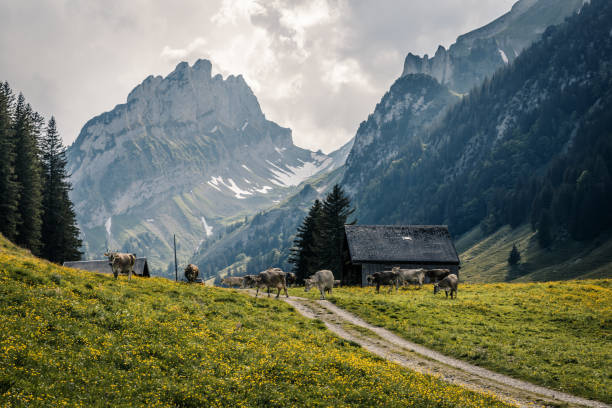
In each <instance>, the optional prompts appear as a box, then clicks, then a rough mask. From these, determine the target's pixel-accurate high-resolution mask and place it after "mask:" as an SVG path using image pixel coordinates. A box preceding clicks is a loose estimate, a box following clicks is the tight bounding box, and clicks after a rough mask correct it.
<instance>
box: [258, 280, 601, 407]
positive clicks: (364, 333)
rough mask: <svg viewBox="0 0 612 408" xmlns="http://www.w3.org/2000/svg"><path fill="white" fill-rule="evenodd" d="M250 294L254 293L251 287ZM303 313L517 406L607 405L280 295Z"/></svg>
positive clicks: (323, 303)
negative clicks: (435, 349) (449, 355)
mask: <svg viewBox="0 0 612 408" xmlns="http://www.w3.org/2000/svg"><path fill="white" fill-rule="evenodd" d="M250 293H251V294H252V295H254V292H250ZM280 299H282V300H283V301H285V302H287V303H288V304H290V305H291V306H293V307H294V308H295V309H296V311H298V312H299V313H300V314H302V315H303V316H305V317H307V318H310V319H319V320H321V321H322V322H323V323H325V325H326V327H327V328H328V329H329V330H330V331H331V332H333V333H334V334H336V335H337V336H339V337H341V338H343V339H345V340H348V341H351V342H354V343H357V344H359V345H360V346H361V347H363V348H364V349H366V350H367V351H369V352H371V353H373V354H375V355H377V356H379V357H381V358H384V359H386V360H388V361H391V362H394V363H396V364H399V365H401V366H403V367H406V368H409V369H411V370H414V371H417V372H420V373H424V374H432V375H435V376H438V377H439V378H441V379H443V380H444V381H447V382H451V383H454V384H457V385H460V386H462V387H465V388H468V389H471V390H474V391H478V392H485V393H489V394H493V395H496V396H497V397H498V398H500V399H502V400H504V401H507V402H511V403H514V404H517V405H518V406H520V407H534V406H540V407H559V406H563V407H582V406H586V407H595V408H610V406H609V405H607V404H605V403H603V402H599V401H594V400H589V399H586V398H581V397H577V396H574V395H570V394H566V393H563V392H561V391H556V390H553V389H550V388H546V387H542V386H538V385H535V384H531V383H528V382H526V381H522V380H517V379H515V378H511V377H508V376H506V375H503V374H499V373H496V372H493V371H490V370H487V369H485V368H482V367H478V366H475V365H472V364H469V363H467V362H465V361H461V360H458V359H455V358H453V357H448V356H446V355H444V354H441V353H439V352H437V351H434V350H431V349H428V348H427V347H423V346H421V345H419V344H416V343H412V342H410V341H408V340H406V339H403V338H402V337H400V336H398V335H396V334H394V333H392V332H390V331H389V330H387V329H384V328H382V327H377V326H373V325H371V324H369V323H367V322H365V321H364V320H363V319H361V318H359V317H357V316H355V315H354V314H352V313H350V312H348V311H346V310H344V309H341V308H339V307H338V306H336V305H334V304H333V303H330V302H329V301H327V300H312V299H305V298H300V297H291V298H285V297H281V298H280Z"/></svg>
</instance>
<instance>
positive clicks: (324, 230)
mask: <svg viewBox="0 0 612 408" xmlns="http://www.w3.org/2000/svg"><path fill="white" fill-rule="evenodd" d="M353 212H355V210H354V209H353V208H351V200H350V198H349V197H348V196H347V195H346V193H345V192H344V190H343V189H342V187H340V186H339V185H338V184H336V185H335V186H334V188H333V189H332V191H331V192H330V193H329V194H327V196H326V197H325V201H324V202H323V209H322V214H321V227H320V229H319V231H318V232H319V233H318V234H315V246H316V252H317V253H318V255H319V259H320V261H321V266H322V267H324V268H326V269H329V270H331V271H332V272H333V273H334V276H335V277H336V279H340V280H341V281H342V282H343V283H346V282H347V280H348V279H350V277H345V276H343V256H342V246H343V243H344V226H345V225H346V224H354V223H355V221H354V220H353V221H351V222H348V221H347V220H348V218H349V217H350V216H351V214H353Z"/></svg>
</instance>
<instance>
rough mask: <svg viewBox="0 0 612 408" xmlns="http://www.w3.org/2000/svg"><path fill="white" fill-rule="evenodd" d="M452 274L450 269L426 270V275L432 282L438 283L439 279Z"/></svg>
mask: <svg viewBox="0 0 612 408" xmlns="http://www.w3.org/2000/svg"><path fill="white" fill-rule="evenodd" d="M450 274H451V271H450V269H427V270H426V271H425V276H427V278H428V279H429V281H430V282H432V283H436V282H438V281H439V280H442V279H444V278H446V277H447V276H448V275H450Z"/></svg>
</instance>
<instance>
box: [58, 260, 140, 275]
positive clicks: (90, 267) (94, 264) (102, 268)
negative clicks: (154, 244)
mask: <svg viewBox="0 0 612 408" xmlns="http://www.w3.org/2000/svg"><path fill="white" fill-rule="evenodd" d="M64 266H67V267H68V268H74V269H82V270H85V271H90V272H98V273H111V274H112V273H113V270H112V268H111V266H110V265H109V263H108V259H98V260H93V261H75V262H64ZM134 273H136V275H140V276H151V274H150V273H149V264H148V263H147V258H136V263H135V264H134Z"/></svg>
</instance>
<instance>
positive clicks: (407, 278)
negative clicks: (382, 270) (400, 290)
mask: <svg viewBox="0 0 612 408" xmlns="http://www.w3.org/2000/svg"><path fill="white" fill-rule="evenodd" d="M392 270H393V271H394V272H397V273H398V276H399V284H400V285H402V286H404V285H406V284H408V285H419V289H420V288H422V287H423V281H424V280H425V269H423V268H420V269H400V267H399V266H395V267H393V269H392Z"/></svg>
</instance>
